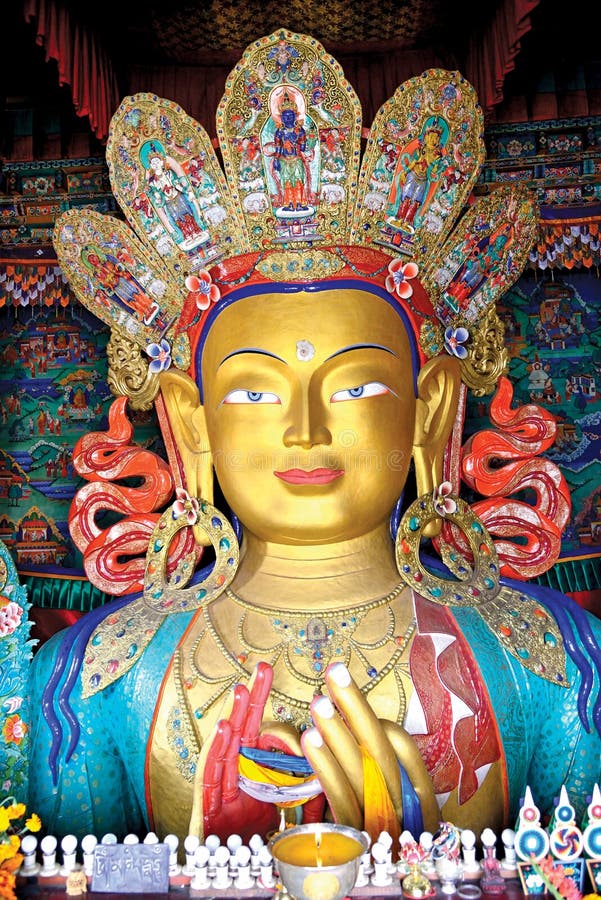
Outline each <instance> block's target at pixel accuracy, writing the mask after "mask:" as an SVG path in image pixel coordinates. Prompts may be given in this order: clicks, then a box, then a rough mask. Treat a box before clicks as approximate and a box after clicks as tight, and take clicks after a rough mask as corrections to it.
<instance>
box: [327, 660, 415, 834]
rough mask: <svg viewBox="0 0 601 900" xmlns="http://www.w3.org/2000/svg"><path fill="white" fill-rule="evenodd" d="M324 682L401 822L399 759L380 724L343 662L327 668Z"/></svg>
mask: <svg viewBox="0 0 601 900" xmlns="http://www.w3.org/2000/svg"><path fill="white" fill-rule="evenodd" d="M325 682H326V685H327V687H328V692H329V694H330V697H331V698H332V702H333V703H334V704H335V706H336V707H337V708H338V709H339V710H340V712H341V714H342V716H343V718H344V721H345V722H346V724H347V726H348V728H349V729H350V731H351V733H352V734H353V736H354V737H355V739H356V741H357V743H358V744H359V745H360V746H361V747H363V748H364V749H365V750H366V751H367V752H368V753H369V754H370V755H371V756H372V757H373V759H374V760H375V761H376V762H377V763H378V765H379V767H380V770H381V772H382V775H383V777H384V781H385V782H386V787H387V788H388V793H389V795H390V799H391V801H392V805H393V807H394V810H395V812H396V814H397V816H398V818H399V821H402V814H403V801H402V795H401V776H400V773H399V765H398V760H397V757H396V755H395V752H394V750H393V748H392V746H391V744H390V741H389V740H388V739H387V737H386V733H385V731H384V728H383V726H382V723H381V722H380V720H379V719H378V717H377V716H376V714H375V713H374V711H373V710H372V708H371V706H370V705H369V703H368V702H367V700H366V698H365V697H364V696H363V694H362V693H361V691H360V690H359V688H358V687H357V685H356V684H355V682H354V681H353V679H352V678H351V676H350V674H349V671H348V669H347V668H346V666H344V665H343V664H342V663H333V664H332V665H330V666H328V668H327V670H326V673H325Z"/></svg>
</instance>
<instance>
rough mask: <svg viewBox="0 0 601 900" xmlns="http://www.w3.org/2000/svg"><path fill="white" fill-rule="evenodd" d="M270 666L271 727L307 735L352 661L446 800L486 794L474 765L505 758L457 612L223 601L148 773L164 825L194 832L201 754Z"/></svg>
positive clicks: (182, 667) (185, 653)
mask: <svg viewBox="0 0 601 900" xmlns="http://www.w3.org/2000/svg"><path fill="white" fill-rule="evenodd" d="M209 613H211V614H210V615H209ZM259 662H267V663H269V664H270V665H271V667H272V669H273V686H272V688H271V691H270V693H269V698H268V701H267V703H266V706H265V711H264V716H263V722H264V727H265V728H266V729H267V731H269V730H270V728H272V727H273V726H271V725H270V724H269V723H270V722H273V721H275V722H276V723H277V726H278V727H279V726H282V725H284V726H286V725H287V726H290V727H291V730H292V731H295V732H296V733H297V734H298V732H299V731H300V730H301V729H302V728H303V727H305V726H306V725H308V724H310V722H311V716H310V703H311V701H312V699H313V698H314V696H315V695H316V694H319V693H322V692H325V688H324V673H325V670H326V668H327V666H328V665H330V664H331V663H332V662H342V663H344V664H345V665H346V666H347V667H348V669H349V672H350V674H351V675H352V677H353V678H354V680H355V682H356V683H357V685H358V686H359V688H360V690H361V692H362V693H363V694H364V696H365V697H366V698H367V700H368V702H369V704H370V706H371V708H372V709H373V710H374V712H375V713H376V715H377V716H378V718H380V719H388V720H391V721H393V722H396V723H397V724H399V725H404V726H405V727H406V728H407V730H408V731H409V732H410V733H412V734H413V735H414V738H415V741H416V743H417V746H418V748H419V750H420V753H421V755H422V757H423V758H424V761H425V762H426V765H427V768H428V770H429V771H430V773H431V775H432V777H433V780H434V784H435V788H436V791H437V793H439V794H447V793H448V792H449V791H454V793H455V795H456V796H457V797H458V798H459V802H460V803H461V802H466V801H468V800H469V799H470V798H471V796H472V795H473V794H474V793H475V792H476V790H477V788H478V778H477V777H476V774H475V768H478V769H479V770H482V767H486V766H491V765H493V764H494V763H495V762H497V761H498V760H499V759H500V756H501V753H500V749H499V746H498V742H497V739H496V731H495V727H494V722H493V719H492V713H491V710H490V708H489V705H488V702H487V699H486V694H485V691H484V688H483V685H482V684H481V680H480V677H479V672H478V669H477V667H476V665H475V663H474V660H473V658H472V656H471V654H470V653H469V651H468V649H467V647H466V646H465V643H464V642H462V641H460V640H459V636H458V633H457V632H456V630H455V628H454V627H453V625H452V619H450V617H445V616H442V617H439V618H438V619H437V621H435V622H430V621H429V620H428V616H427V615H424V611H423V609H421V610H420V609H418V608H416V609H412V610H410V611H408V610H407V609H400V608H399V607H398V606H395V604H394V603H392V604H388V605H386V606H381V607H376V606H374V607H373V608H371V609H369V610H361V611H359V612H358V614H355V613H354V612H353V613H349V614H346V615H339V614H334V613H332V614H328V615H323V614H322V615H319V614H317V615H310V616H307V617H303V616H299V615H295V616H291V615H287V616H284V615H283V614H279V615H278V614H276V615H273V616H270V617H267V616H264V615H256V614H254V613H252V612H251V611H250V610H247V609H244V608H242V609H240V608H236V609H234V608H232V607H231V606H229V607H228V606H226V605H224V607H223V608H222V609H221V610H219V609H214V610H207V612H206V613H204V614H199V615H198V616H197V617H196V619H195V620H194V621H193V623H192V624H191V626H190V628H189V629H188V632H187V633H186V635H185V636H184V638H183V639H182V641H181V642H180V644H179V646H178V648H177V650H176V652H175V654H174V656H173V659H172V663H171V666H170V669H169V671H168V673H167V675H166V678H165V680H164V683H163V690H162V692H161V696H160V700H159V703H158V707H157V713H156V715H155V724H154V728H153V733H152V736H151V741H150V744H149V767H148V772H149V775H150V779H149V781H150V790H149V794H150V798H151V805H152V810H153V816H154V820H155V825H157V827H158V828H160V829H161V830H165V829H166V830H174V831H180V830H181V831H182V832H185V825H182V822H185V821H187V819H186V817H188V819H189V815H190V813H191V809H192V800H193V793H194V779H195V776H196V769H197V761H198V755H199V753H200V750H201V747H202V746H203V744H204V743H205V742H206V741H207V740H208V739H209V738H210V735H211V733H212V731H213V729H214V726H215V724H216V722H217V721H218V720H219V719H220V718H222V717H223V716H224V715H226V714H227V712H226V711H224V710H226V704H227V700H228V698H229V696H230V695H231V689H232V688H233V687H234V685H235V684H237V683H240V682H242V683H246V682H247V681H248V679H249V676H250V674H251V673H252V671H253V669H254V667H255V666H256V664H257V663H259ZM276 730H277V727H276ZM291 749H292V751H293V752H300V750H296V751H295V748H294V747H291ZM474 760H475V761H476V764H477V765H474Z"/></svg>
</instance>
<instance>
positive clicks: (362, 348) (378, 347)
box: [324, 344, 398, 362]
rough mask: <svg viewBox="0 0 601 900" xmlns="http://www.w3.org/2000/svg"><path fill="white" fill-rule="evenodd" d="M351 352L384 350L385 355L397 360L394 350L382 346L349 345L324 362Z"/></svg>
mask: <svg viewBox="0 0 601 900" xmlns="http://www.w3.org/2000/svg"><path fill="white" fill-rule="evenodd" d="M351 350H384V352H385V353H390V355H391V356H395V357H396V358H397V359H398V354H397V353H395V352H394V350H391V349H390V347H385V346H384V345H383V344H349V346H348V347H343V348H342V349H341V350H337V351H336V353H332V355H331V356H328V358H327V359H326V360H324V362H328V360H330V359H335V358H336V357H337V356H340V355H341V354H342V353H349V352H350V351H351Z"/></svg>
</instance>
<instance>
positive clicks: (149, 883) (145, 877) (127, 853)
mask: <svg viewBox="0 0 601 900" xmlns="http://www.w3.org/2000/svg"><path fill="white" fill-rule="evenodd" d="M92 890H93V891H103V892H105V893H121V892H122V893H125V894H143V893H148V894H163V893H167V892H168V891H169V847H167V845H166V844H107V845H104V844H98V845H97V846H96V849H95V850H94V869H93V871H92Z"/></svg>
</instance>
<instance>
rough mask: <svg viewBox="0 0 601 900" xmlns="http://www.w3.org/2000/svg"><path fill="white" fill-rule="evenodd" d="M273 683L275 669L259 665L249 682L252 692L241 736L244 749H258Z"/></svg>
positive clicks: (263, 664)
mask: <svg viewBox="0 0 601 900" xmlns="http://www.w3.org/2000/svg"><path fill="white" fill-rule="evenodd" d="M272 682H273V669H272V668H271V666H269V665H267V663H262V662H261V663H259V664H258V665H257V666H256V668H255V670H254V672H253V674H252V675H251V677H250V680H249V682H248V688H249V691H250V696H249V702H248V711H247V714H246V721H245V723H244V727H243V729H242V733H241V735H240V743H241V745H242V746H243V747H256V746H257V739H258V737H259V729H260V727H261V721H262V719H263V713H264V712H265V704H266V703H267V698H268V696H269V691H270V690H271V684H272Z"/></svg>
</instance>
